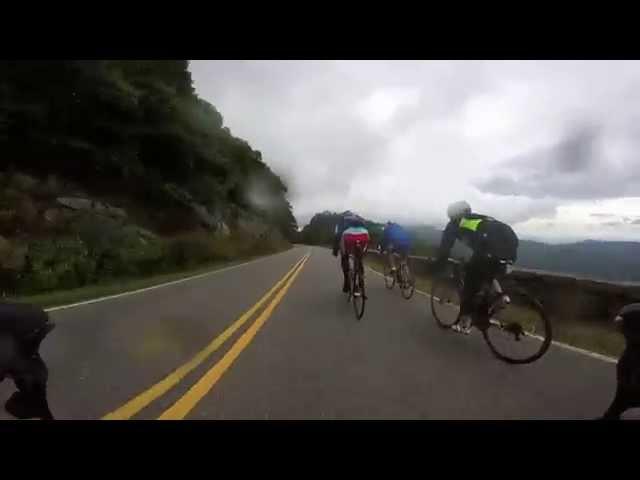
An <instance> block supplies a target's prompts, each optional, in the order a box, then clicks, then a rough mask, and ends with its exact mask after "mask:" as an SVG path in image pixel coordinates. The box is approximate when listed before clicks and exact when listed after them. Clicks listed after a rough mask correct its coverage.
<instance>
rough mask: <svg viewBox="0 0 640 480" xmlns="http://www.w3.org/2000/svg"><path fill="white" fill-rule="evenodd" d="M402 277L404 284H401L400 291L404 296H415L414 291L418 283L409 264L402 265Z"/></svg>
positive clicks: (406, 297)
mask: <svg viewBox="0 0 640 480" xmlns="http://www.w3.org/2000/svg"><path fill="white" fill-rule="evenodd" d="M400 278H401V279H402V284H401V285H400V293H402V296H403V297H404V298H405V299H407V300H409V299H410V298H411V297H412V296H413V292H414V291H415V289H416V283H415V280H414V278H413V275H412V274H411V270H410V269H409V265H407V264H406V263H405V264H402V266H401V267H400Z"/></svg>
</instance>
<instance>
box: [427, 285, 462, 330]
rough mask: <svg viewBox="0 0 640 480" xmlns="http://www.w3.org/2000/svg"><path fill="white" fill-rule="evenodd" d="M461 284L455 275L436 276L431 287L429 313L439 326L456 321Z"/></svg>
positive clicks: (449, 324) (442, 326)
mask: <svg viewBox="0 0 640 480" xmlns="http://www.w3.org/2000/svg"><path fill="white" fill-rule="evenodd" d="M460 292H461V285H460V282H459V281H458V280H457V279H456V278H455V277H443V278H436V279H435V280H434V281H433V285H432V287H431V299H430V303H431V313H432V314H433V318H435V320H436V323H437V324H438V325H439V326H440V327H441V328H451V327H452V326H453V325H455V324H456V323H458V316H459V314H460V300H461V296H460Z"/></svg>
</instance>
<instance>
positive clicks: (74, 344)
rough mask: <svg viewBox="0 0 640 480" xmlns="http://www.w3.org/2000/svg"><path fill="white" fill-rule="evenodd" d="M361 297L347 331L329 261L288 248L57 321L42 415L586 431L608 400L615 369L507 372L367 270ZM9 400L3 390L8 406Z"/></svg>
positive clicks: (573, 361) (76, 310)
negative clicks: (446, 422)
mask: <svg viewBox="0 0 640 480" xmlns="http://www.w3.org/2000/svg"><path fill="white" fill-rule="evenodd" d="M307 254H310V256H309V257H308V259H306V260H304V259H305V258H306V257H307ZM301 259H302V260H303V263H302V266H301V267H300V268H299V269H293V267H294V266H295V265H296V263H297V262H298V261H299V260H301ZM288 272H289V273H290V275H289V276H288V277H286V278H284V281H282V282H280V283H278V282H279V281H281V280H283V277H285V275H287V273H288ZM276 284H277V286H278V287H281V288H280V289H276V291H275V292H274V293H273V295H274V296H270V297H267V298H264V302H263V303H262V304H261V305H260V308H257V309H256V311H255V312H250V313H252V315H245V316H244V317H242V315H243V314H244V313H245V312H246V311H247V310H249V309H251V307H252V306H254V305H255V304H256V302H259V300H260V299H262V298H263V297H264V296H265V293H267V292H268V291H269V290H270V289H272V288H273V287H274V285H276ZM367 286H368V297H369V300H368V302H367V310H366V312H365V316H364V318H363V319H362V320H361V321H357V320H356V319H355V316H354V314H353V310H352V308H351V306H350V305H349V304H347V302H346V300H345V297H344V295H343V294H342V293H341V291H340V287H341V274H340V272H339V266H338V262H337V260H336V259H335V258H333V257H332V256H331V254H330V252H329V251H328V250H326V249H322V248H312V247H295V248H293V249H292V250H289V251H287V252H284V253H281V254H278V255H274V256H271V257H266V258H263V259H260V260H257V261H254V262H251V263H249V264H245V265H242V266H237V267H233V268H231V269H228V270H225V271H220V272H216V273H213V274H211V275H208V276H205V277H200V278H197V279H192V280H188V281H184V282H181V283H178V284H174V285H170V286H165V287H162V288H156V289H153V290H148V291H145V292H141V293H136V294H132V295H127V296H123V297H119V298H115V299H110V300H105V301H102V302H97V303H91V304H86V305H81V306H76V307H73V308H68V309H63V310H56V311H53V312H51V313H50V315H51V317H52V318H53V320H54V321H55V322H56V323H57V328H56V329H55V330H54V331H53V332H52V333H51V335H50V336H49V337H48V338H47V339H46V340H45V342H44V343H43V346H42V355H43V357H44V358H45V360H46V362H47V363H48V365H49V368H50V371H51V374H50V394H49V396H50V405H51V410H52V412H53V414H54V416H55V417H56V418H58V419H99V418H104V417H105V416H108V417H107V418H132V419H157V418H163V419H181V418H185V419H589V418H594V417H597V416H599V415H600V414H602V413H603V411H604V410H605V409H606V407H607V406H608V403H609V401H610V400H611V396H612V393H613V390H614V387H615V365H614V364H613V363H609V362H605V361H602V360H600V359H597V358H592V357H589V356H587V355H584V354H580V353H577V352H573V351H569V350H566V349H563V348H560V347H557V346H552V347H551V349H550V351H549V352H548V353H547V354H546V355H545V356H544V357H543V358H542V359H541V360H539V361H537V362H536V363H534V364H532V365H524V366H513V365H507V364H505V363H502V362H500V361H499V360H497V359H496V358H494V357H493V356H492V355H491V353H490V351H489V349H488V347H487V346H486V345H485V343H484V342H483V341H482V339H481V338H480V337H479V336H477V335H471V336H468V337H466V336H463V335H459V334H454V333H451V332H445V331H442V330H440V329H439V328H438V327H437V326H436V324H435V322H434V320H433V318H432V317H431V314H430V311H429V305H428V299H427V298H426V297H425V296H422V295H417V294H416V295H414V297H413V298H412V299H411V300H409V301H406V300H404V299H403V298H402V297H401V296H400V294H399V292H398V290H397V289H395V290H393V291H388V290H386V289H385V287H384V283H383V280H382V278H381V277H380V276H378V275H375V274H373V273H372V272H368V273H367ZM234 322H235V323H234ZM232 325H234V326H235V328H236V329H235V330H232V331H228V330H227V331H226V334H225V335H224V336H223V337H222V338H220V335H221V334H223V332H225V329H228V327H229V326H232ZM216 339H217V341H216ZM212 342H213V343H212ZM205 348H208V350H206V351H204V352H202V350H203V349H205ZM199 352H201V354H200V356H199V357H198V356H197V355H198V353H199ZM194 357H195V358H194ZM176 369H178V371H177V372H176ZM159 382H160V383H159ZM12 390H13V389H12V385H10V384H9V382H4V383H3V384H1V385H0V402H1V403H2V404H4V401H5V400H6V399H7V398H8V396H9V395H10V394H11V392H12ZM0 418H10V417H9V416H8V415H7V414H6V413H5V412H4V410H2V411H1V413H0Z"/></svg>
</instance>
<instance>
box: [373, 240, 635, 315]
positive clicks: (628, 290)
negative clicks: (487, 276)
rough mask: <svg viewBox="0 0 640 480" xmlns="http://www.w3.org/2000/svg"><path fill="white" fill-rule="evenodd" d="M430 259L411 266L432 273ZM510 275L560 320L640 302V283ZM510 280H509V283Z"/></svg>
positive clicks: (414, 260) (536, 274)
mask: <svg viewBox="0 0 640 480" xmlns="http://www.w3.org/2000/svg"><path fill="white" fill-rule="evenodd" d="M367 255H369V256H379V257H381V255H380V253H379V252H377V251H375V250H369V251H368V252H367ZM430 260H431V259H430V258H428V257H418V256H411V257H409V266H410V268H411V270H412V271H413V272H414V273H415V274H417V275H423V276H427V277H430V276H431V275H432V272H431V271H430V266H431V264H430V263H429V261H430ZM452 262H453V261H452ZM508 278H510V279H513V280H514V281H515V282H517V283H518V284H519V285H522V286H523V287H524V288H526V290H527V291H528V292H529V293H530V294H531V295H533V296H535V297H536V298H538V299H539V300H540V301H541V302H542V303H543V305H544V306H545V310H547V313H548V314H550V315H551V316H552V317H553V318H554V319H556V320H559V321H562V319H563V318H569V319H572V320H585V321H599V322H606V321H610V320H612V319H613V317H614V316H615V314H616V313H617V312H618V310H619V309H620V308H621V307H622V306H624V305H626V304H629V303H633V302H640V284H638V285H635V284H625V283H615V282H607V281H599V280H590V279H587V278H580V277H573V276H571V275H566V274H564V275H563V274H556V273H551V272H541V271H536V270H529V269H522V268H514V270H513V272H512V273H511V275H510V276H509V277H508ZM508 283H509V282H508V280H505V285H506V286H508Z"/></svg>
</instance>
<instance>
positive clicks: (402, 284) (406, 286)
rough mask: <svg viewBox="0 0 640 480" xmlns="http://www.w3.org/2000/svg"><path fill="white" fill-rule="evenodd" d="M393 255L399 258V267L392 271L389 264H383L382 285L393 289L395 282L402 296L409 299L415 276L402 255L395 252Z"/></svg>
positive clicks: (413, 287)
mask: <svg viewBox="0 0 640 480" xmlns="http://www.w3.org/2000/svg"><path fill="white" fill-rule="evenodd" d="M393 256H394V257H396V258H397V259H399V263H400V268H397V269H396V271H395V275H394V272H392V271H391V265H389V263H388V262H387V263H386V264H385V266H384V285H385V286H386V287H387V288H388V289H389V290H393V287H394V286H395V284H396V283H397V284H398V287H399V288H400V293H401V294H402V297H403V298H405V299H407V300H409V299H410V298H411V297H412V296H413V292H415V289H416V282H415V278H414V277H413V273H412V272H411V268H410V267H409V262H408V261H407V259H406V258H405V257H404V256H400V255H399V254H397V253H395V252H394V253H393Z"/></svg>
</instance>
